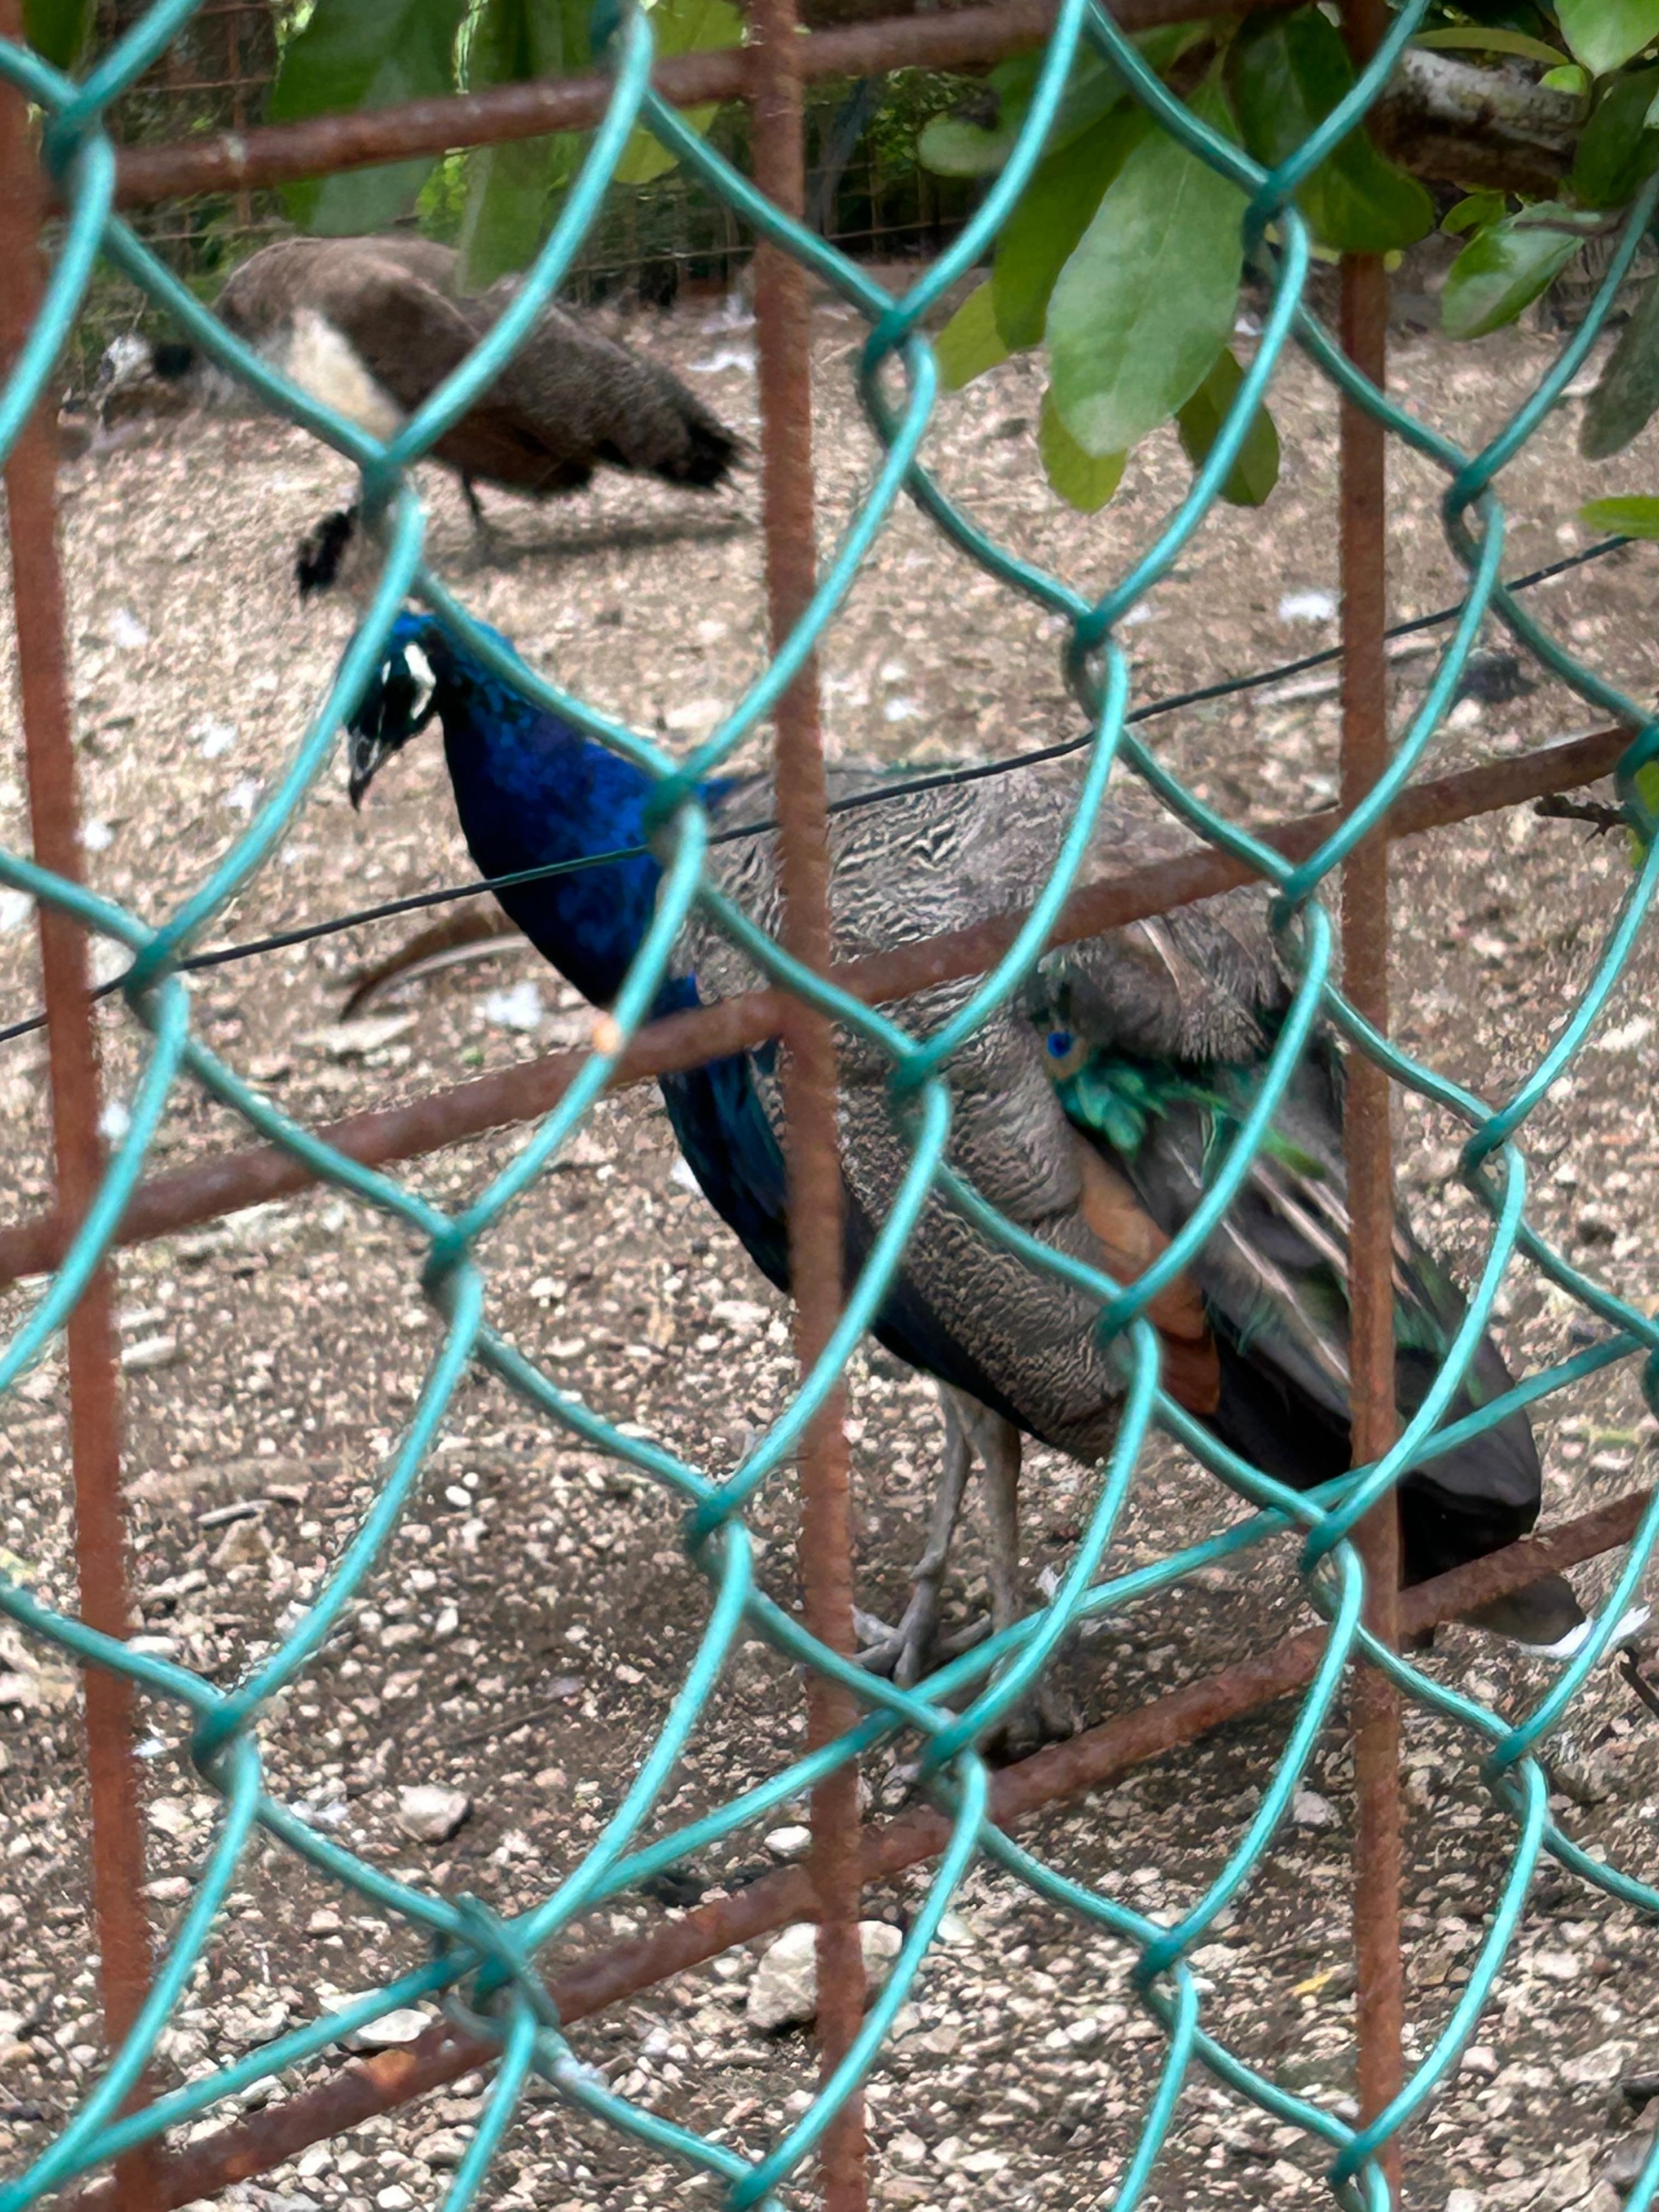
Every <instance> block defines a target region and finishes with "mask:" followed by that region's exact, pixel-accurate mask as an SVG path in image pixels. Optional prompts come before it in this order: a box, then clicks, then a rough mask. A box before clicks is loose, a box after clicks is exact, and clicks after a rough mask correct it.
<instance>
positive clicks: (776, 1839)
mask: <svg viewBox="0 0 1659 2212" xmlns="http://www.w3.org/2000/svg"><path fill="white" fill-rule="evenodd" d="M811 1842H812V1831H811V1829H810V1828H774V1829H773V1831H772V1832H771V1834H770V1835H769V1836H768V1837H767V1838H766V1848H767V1850H769V1851H770V1852H771V1853H772V1855H773V1857H775V1858H780V1859H798V1858H799V1857H802V1856H803V1855H804V1854H805V1852H806V1851H807V1850H809V1849H810V1848H811Z"/></svg>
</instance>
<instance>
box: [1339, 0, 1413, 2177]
mask: <svg viewBox="0 0 1659 2212" xmlns="http://www.w3.org/2000/svg"><path fill="white" fill-rule="evenodd" d="M1387 23H1388V7H1387V0H1351V4H1350V6H1349V8H1348V9H1347V31H1348V38H1349V42H1350V45H1351V46H1352V50H1353V52H1354V57H1355V59H1356V61H1357V62H1363V61H1364V60H1365V59H1367V58H1369V57H1370V54H1371V53H1372V52H1374V51H1375V49H1376V45H1377V43H1378V41H1379V40H1380V39H1381V38H1382V36H1383V31H1384V29H1385V28H1386V26H1387ZM1388 327H1389V280H1388V276H1387V273H1386V272H1385V270H1384V269H1383V263H1382V261H1381V259H1380V258H1377V257H1376V256H1374V255H1369V254H1368V255H1357V254H1355V255H1349V256H1348V257H1346V258H1345V259H1344V261H1343V264H1342V327H1341V336H1342V345H1343V349H1344V351H1345V352H1346V354H1347V356H1348V357H1349V359H1350V360H1352V361H1353V362H1357V363H1358V366H1359V367H1360V368H1362V369H1364V372H1365V374H1366V375H1367V376H1368V377H1370V380H1371V381H1372V382H1373V383H1374V384H1376V385H1378V386H1381V385H1382V383H1383V379H1384V377H1385V375H1386V374H1387V367H1388ZM1341 461H1342V514H1341V562H1342V647H1343V662H1342V805H1343V808H1344V810H1345V811H1347V810H1351V809H1352V808H1353V807H1355V806H1358V805H1359V804H1360V802H1361V801H1362V800H1363V799H1364V797H1365V794H1366V793H1367V792H1368V791H1369V790H1370V787H1371V786H1372V785H1373V784H1374V783H1375V782H1376V781H1377V779H1378V777H1379V776H1380V775H1382V774H1383V769H1385V768H1386V766H1387V765H1388V757H1389V720H1388V663H1387V657H1386V652H1385V647H1384V641H1383V632H1384V629H1385V628H1386V625H1387V622H1388V575H1387V532H1388V489H1387V476H1386V471H1387V434H1386V432H1385V431H1384V429H1383V425H1382V424H1381V423H1380V422H1377V421H1376V418H1375V417H1374V416H1370V415H1369V414H1367V413H1366V412H1365V410H1364V409H1363V408H1360V407H1356V406H1354V405H1352V404H1351V403H1350V402H1349V401H1347V400H1346V399H1345V400H1344V401H1343V403H1342V428H1341ZM1342 962H1343V976H1344V987H1345V988H1346V992H1347V994H1348V996H1349V998H1350V999H1351V1000H1352V1003H1353V1004H1354V1006H1356V1007H1357V1008H1358V1011H1359V1012H1360V1013H1362V1014H1363V1015H1364V1017H1365V1018H1366V1020H1367V1021H1369V1022H1370V1023H1371V1024H1373V1025H1374V1026H1375V1027H1376V1029H1377V1030H1381V1031H1383V1033H1385V1034H1386V1032H1387V1030H1388V1026H1389V842H1388V833H1387V830H1386V829H1381V830H1379V831H1377V832H1376V834H1375V835H1373V836H1370V837H1368V838H1366V839H1365V840H1364V842H1363V843H1361V844H1360V845H1358V846H1357V847H1356V848H1355V849H1354V851H1353V853H1352V855H1351V856H1350V858H1349V860H1348V862H1347V864H1346V866H1345V867H1344V869H1343V871H1342ZM1346 1132H1347V1133H1346V1143H1347V1166H1348V1203H1349V1212H1350V1218H1351V1221H1352V1269H1351V1274H1352V1282H1351V1296H1352V1330H1353V1336H1352V1372H1353V1394H1352V1395H1353V1453H1354V1461H1355V1463H1356V1465H1359V1464H1363V1463H1364V1462H1367V1461H1373V1460H1376V1458H1377V1457H1379V1456H1380V1455H1381V1454H1382V1453H1383V1452H1384V1451H1386V1450H1387V1449H1388V1448H1389V1445H1390V1444H1391V1443H1393V1442H1394V1439H1395V1435H1396V1433H1397V1417H1396V1413H1395V1372H1394V1370H1395V1352H1394V1283H1393V1231H1394V1188H1393V1175H1392V1160H1391V1147H1390V1142H1389V1079H1388V1076H1387V1074H1386V1073H1384V1071H1383V1069H1382V1068H1380V1067H1377V1066H1374V1065H1373V1064H1372V1062H1371V1061H1370V1060H1366V1059H1364V1057H1362V1056H1361V1055H1360V1054H1352V1056H1351V1058H1350V1061H1349V1073H1348V1091H1347V1115H1346ZM1356 1541H1357V1542H1358V1547H1359V1553H1360V1557H1361V1559H1363V1561H1364V1567H1365V1577H1366V1582H1367V1584H1368V1586H1369V1595H1368V1600H1367V1606H1366V1622H1367V1626H1369V1627H1370V1629H1371V1631H1372V1632H1373V1633H1374V1634H1375V1635H1376V1637H1377V1638H1379V1639H1380V1640H1381V1641H1382V1642H1383V1643H1384V1644H1388V1645H1389V1646H1390V1647H1391V1648H1392V1647H1394V1646H1396V1645H1397V1644H1398V1643H1399V1640H1400V1637H1399V1589H1400V1527H1399V1513H1398V1509H1397V1507H1396V1505H1395V1501H1394V1500H1393V1499H1392V1498H1388V1499H1385V1500H1384V1502H1383V1504H1381V1505H1379V1506H1378V1507H1377V1508H1376V1510H1375V1511H1374V1512H1373V1513H1371V1514H1370V1516H1368V1517H1367V1519H1366V1520H1365V1521H1364V1522H1363V1523H1362V1524H1361V1526H1360V1528H1358V1531H1357V1532H1356ZM1354 1789H1355V1796H1356V1798H1357V1801H1358V1808H1357V1821H1356V1828H1357V1833H1356V1838H1355V1844H1354V1955H1355V1961H1356V1966H1357V1969H1358V1993H1357V1999H1356V2004H1357V2013H1358V2044H1359V2107H1360V2114H1361V2118H1362V2122H1364V2121H1368V2120H1370V2119H1371V2118H1374V2117H1375V2115H1376V2113H1378V2112H1381V2111H1382V2110H1383V2107H1384V2106H1386V2105H1387V2104H1388V2103H1389V2101H1390V2100H1391V2099H1392V2098H1393V2097H1394V2096H1395V2093H1396V2092H1397V2091H1398V2089H1399V2087H1400V2085H1401V2031H1402V2026H1403V2021H1404V2002H1405V1999H1404V1980H1403V1972H1402V1965H1401V1927H1400V1880H1401V1825H1400V1699H1399V1694H1398V1692H1396V1691H1395V1689H1394V1687H1393V1686H1392V1685H1391V1684H1390V1683H1389V1681H1388V1680H1386V1679H1385V1678H1384V1677H1383V1675H1382V1674H1378V1673H1377V1672H1376V1670H1375V1669H1373V1668H1363V1669H1361V1670H1360V1671H1359V1673H1358V1675H1357V1677H1356V1680H1355V1684H1354ZM1383 2167H1384V2171H1385V2172H1386V2173H1387V2176H1388V2180H1389V2192H1390V2195H1391V2197H1393V2200H1394V2202H1395V2203H1396V2204H1398V2203H1399V2202H1400V2172H1401V2161H1400V2153H1399V2149H1398V2147H1397V2145H1393V2144H1391V2145H1390V2146H1389V2149H1388V2151H1387V2153H1386V2154H1385V2155H1384V2159H1383Z"/></svg>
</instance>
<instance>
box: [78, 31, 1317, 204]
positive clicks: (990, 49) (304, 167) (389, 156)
mask: <svg viewBox="0 0 1659 2212" xmlns="http://www.w3.org/2000/svg"><path fill="white" fill-rule="evenodd" d="M1260 4H1266V5H1267V6H1270V7H1289V6H1291V5H1293V4H1294V0H1258V5H1260ZM1056 5H1057V0H1000V4H999V5H998V6H996V7H991V8H963V9H959V10H957V11H954V12H952V13H950V14H931V13H930V14H926V15H896V16H892V17H890V18H884V19H883V20H881V21H877V22H872V23H850V24H848V25H847V26H845V27H842V28H839V29H836V30H829V31H815V32H813V33H811V35H810V36H809V37H805V38H802V39H799V40H798V41H797V44H798V45H799V49H800V52H799V75H800V76H801V79H802V81H803V82H813V81H814V80H817V79H818V78H822V77H835V76H874V75H877V74H878V73H879V72H881V71H883V70H896V69H972V68H976V67H979V66H981V65H982V64H986V63H989V62H996V61H1002V60H1004V59H1006V57H1007V56H1008V55H1010V54H1012V53H1018V52H1019V51H1020V50H1021V49H1022V48H1024V47H1026V46H1037V45H1039V44H1041V42H1042V40H1044V39H1046V38H1047V37H1048V33H1049V31H1050V30H1051V29H1052V28H1053V27H1054V15H1055V10H1056ZM1242 6H1243V0H1233V4H1232V5H1228V4H1222V5H1218V4H1217V0H1115V4H1114V5H1113V7H1112V9H1111V13H1112V15H1113V16H1114V18H1115V20H1116V21H1117V22H1119V23H1120V24H1121V26H1122V27H1123V28H1124V29H1125V30H1129V31H1146V30H1152V29H1154V28H1155V27H1157V26H1158V24H1160V23H1180V22H1186V21H1190V20H1193V19H1194V18H1197V17H1199V16H1204V15H1218V14H1220V15H1225V14H1228V13H1231V12H1242ZM757 54H758V49H757V48H752V47H751V48H742V47H726V48H725V49H723V50H721V51H720V52H713V53H696V54H672V55H667V56H665V57H664V58H663V59H662V60H660V61H659V63H658V64H657V66H656V68H655V69H654V70H653V71H652V76H651V82H652V83H653V85H654V86H655V87H656V88H657V90H658V91H659V93H660V94H662V96H663V98H664V99H665V100H669V101H671V103H672V104H673V105H674V106H676V107H696V106H702V105H703V104H704V103H706V102H708V101H710V100H752V99H754V98H755V97H756V96H757V89H758V87H759V84H760V82H761V80H760V78H758V77H757V74H756V64H757ZM611 91H612V86H611V80H610V78H609V77H607V76H601V75H599V74H594V75H592V76H571V77H560V78H557V79H555V80H550V81H548V82H540V83H535V84H511V85H501V86H498V87H496V88H494V89H493V90H491V91H489V92H478V93H465V94H455V95H453V96H451V97H448V98H446V99H442V100H404V101H402V102H400V103H399V104H398V106H395V107H382V108H378V109H375V110H374V112H368V113H359V114H354V115H325V116H319V117H318V118H316V120H314V121H313V122H307V123H270V124H264V125H260V126H259V127H258V129H256V130H252V131H226V132H223V133H221V134H220V135H219V136H217V137H210V138H203V139H200V140H195V141H180V142H179V143H176V144H172V145H161V146H135V147H131V148H129V149H125V150H123V152H122V153H121V154H120V155H119V158H118V166H117V170H116V187H115V197H116V205H117V206H118V207H122V208H137V207H149V206H153V205H154V204H155V202H156V201H158V200H173V199H185V198H187V197H189V196H190V195H191V193H193V192H234V191H246V190H251V189H253V188H256V187H258V186H262V185H285V184H292V183H294V182H295V181H296V180H297V179H300V178H301V177H314V176H317V175H319V174H320V173H322V172H323V171H324V170H328V171H331V172H333V171H337V170H341V169H361V168H365V167H372V166H373V165H374V164H375V163H377V162H380V161H403V160H405V159H407V158H408V157H410V155H417V154H445V153H449V152H452V151H453V150H455V149H458V148H460V147H464V146H500V145H505V144H506V143H508V142H509V141H511V140H513V139H515V138H539V137H542V136H543V134H544V133H545V132H547V131H580V130H584V129H586V128H587V127H588V126H590V125H592V124H595V123H597V122H598V121H599V118H600V117H601V116H602V115H603V114H604V113H605V109H606V107H607V106H609V105H610V101H611Z"/></svg>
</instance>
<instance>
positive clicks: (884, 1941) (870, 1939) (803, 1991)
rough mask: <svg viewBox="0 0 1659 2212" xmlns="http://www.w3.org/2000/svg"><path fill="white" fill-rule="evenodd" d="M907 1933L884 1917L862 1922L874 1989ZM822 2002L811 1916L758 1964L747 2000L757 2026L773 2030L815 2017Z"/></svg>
mask: <svg viewBox="0 0 1659 2212" xmlns="http://www.w3.org/2000/svg"><path fill="white" fill-rule="evenodd" d="M902 1941H903V1938H902V1936H900V1934H899V1931H898V1929H896V1928H892V1927H890V1926H889V1925H888V1923H886V1922H885V1921H884V1920H863V1921H860V1923H859V1948H860V1950H861V1951H862V1952H863V1954H864V1971H865V1973H866V1977H867V1978H868V1980H869V1983H870V1986H871V1987H872V1990H873V1989H879V1988H880V1986H881V1984H883V1983H884V1981H885V1980H886V1978H887V1974H888V1969H889V1968H890V1966H891V1965H892V1962H893V1960H894V1959H895V1958H896V1956H897V1954H898V1950H899V1946H900V1944H901V1943H902ZM817 2008H818V1971H817V1928H816V1926H815V1925H814V1923H812V1922H811V1921H810V1920H801V1921H798V1922H797V1923H795V1925H794V1926H793V1928H786V1929H784V1931H783V1933H782V1935H781V1936H779V1937H778V1939H777V1941H776V1942H775V1943H774V1944H772V1945H771V1946H770V1948H769V1949H768V1950H767V1952H766V1954H765V1955H764V1956H763V1958H762V1960H761V1962H760V1964H759V1966H757V1967H756V1969H755V1975H754V1979H753V1980H752V1981H751V1982H750V1984H749V1994H748V1996H747V1997H746V1998H745V1999H744V2016H745V2018H746V2019H747V2020H748V2021H749V2024H750V2027H755V2028H758V2029H759V2030H760V2031H761V2032H762V2033H769V2032H770V2031H771V2030H773V2029H775V2028H780V2027H790V2026H792V2025H793V2023H794V2022H796V2021H808V2020H811V2019H812V2018H813V2016H814V2015H816V2013H817Z"/></svg>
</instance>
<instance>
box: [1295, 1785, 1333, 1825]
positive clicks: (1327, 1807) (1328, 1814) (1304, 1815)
mask: <svg viewBox="0 0 1659 2212" xmlns="http://www.w3.org/2000/svg"><path fill="white" fill-rule="evenodd" d="M1291 1820H1294V1821H1295V1823H1296V1825H1297V1827H1298V1828H1334V1827H1335V1826H1336V1821H1337V1814H1336V1808H1335V1806H1334V1805H1333V1804H1332V1802H1331V1801H1330V1799H1329V1798H1328V1797H1322V1796H1320V1794H1319V1792H1318V1791H1317V1790H1297V1793H1296V1795H1295V1796H1294V1797H1293V1798H1292V1799H1291Z"/></svg>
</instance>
